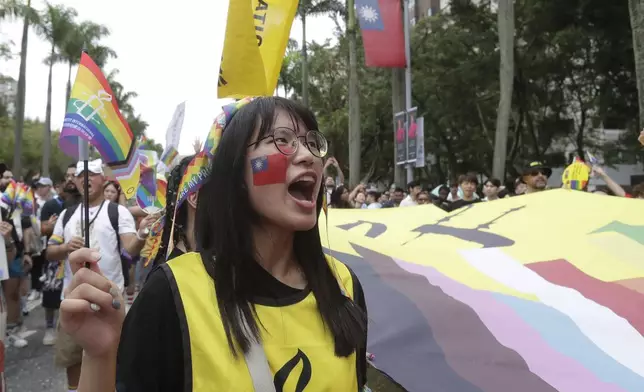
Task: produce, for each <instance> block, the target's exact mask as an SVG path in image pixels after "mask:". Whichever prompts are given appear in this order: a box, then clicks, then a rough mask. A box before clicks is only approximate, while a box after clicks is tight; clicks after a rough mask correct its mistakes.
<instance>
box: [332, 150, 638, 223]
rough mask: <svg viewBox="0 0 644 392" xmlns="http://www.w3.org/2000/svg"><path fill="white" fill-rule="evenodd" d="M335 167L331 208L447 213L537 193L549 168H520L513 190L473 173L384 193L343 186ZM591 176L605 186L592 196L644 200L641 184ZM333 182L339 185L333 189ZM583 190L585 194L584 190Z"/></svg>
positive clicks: (597, 171)
mask: <svg viewBox="0 0 644 392" xmlns="http://www.w3.org/2000/svg"><path fill="white" fill-rule="evenodd" d="M331 166H335V167H336V170H337V173H338V175H337V176H336V177H335V178H334V177H333V176H332V175H330V174H327V176H326V180H325V186H326V192H327V197H328V200H329V201H330V202H329V207H330V208H367V209H375V208H393V207H409V206H415V205H423V204H433V205H435V206H437V207H439V208H441V209H443V210H445V211H447V212H451V211H454V210H457V209H459V208H462V207H465V206H467V205H470V204H474V203H480V202H487V201H494V200H499V199H502V198H504V197H512V196H520V195H525V194H529V193H534V192H540V191H543V190H546V189H549V187H548V179H549V178H550V177H551V176H552V169H551V168H550V167H548V166H547V165H545V164H543V163H542V162H538V161H535V162H531V163H530V164H529V165H527V166H526V167H524V168H523V170H522V171H521V175H520V176H519V177H518V178H516V180H515V181H514V183H513V184H512V187H506V186H504V185H503V183H502V182H501V180H499V179H498V178H493V177H489V178H486V179H485V180H483V181H481V180H480V176H479V175H477V174H476V173H467V174H463V175H460V176H458V178H457V180H456V181H453V182H451V183H450V184H449V185H439V186H436V187H433V186H423V184H422V183H421V182H420V181H411V182H409V183H408V184H407V187H406V189H403V188H401V187H398V186H396V185H395V184H393V185H392V186H391V187H390V188H389V189H386V190H384V191H381V190H378V189H377V187H376V186H372V187H367V186H366V185H365V184H359V185H358V186H356V187H354V188H353V189H352V190H349V188H348V187H347V186H346V185H344V184H343V182H344V177H343V176H342V171H341V170H340V169H339V166H338V164H337V161H336V160H335V159H334V158H329V160H327V163H326V167H325V169H328V168H329V167H331ZM588 170H589V171H590V172H591V173H592V175H593V176H595V177H597V178H600V179H601V180H602V181H603V182H604V183H605V184H606V186H605V187H602V188H599V189H594V190H593V191H592V193H596V194H603V195H608V194H610V195H614V196H620V197H629V198H636V199H637V198H641V199H644V183H641V184H638V185H635V186H634V187H633V188H632V191H631V193H628V192H626V191H625V190H624V188H623V187H622V186H621V185H619V184H618V183H617V182H615V181H614V180H613V179H612V178H610V176H608V175H607V174H606V172H605V171H604V170H603V169H602V168H601V167H600V166H596V165H593V166H591V165H589V169H588ZM336 182H338V183H339V184H340V185H337V186H336ZM584 191H588V189H587V187H586V188H585V189H584Z"/></svg>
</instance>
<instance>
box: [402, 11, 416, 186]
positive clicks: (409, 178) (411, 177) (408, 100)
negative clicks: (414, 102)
mask: <svg viewBox="0 0 644 392" xmlns="http://www.w3.org/2000/svg"><path fill="white" fill-rule="evenodd" d="M403 4H404V6H403V28H404V29H405V31H404V32H405V57H406V58H407V67H406V68H405V111H406V112H409V110H410V109H411V107H412V106H411V37H410V31H409V28H410V26H409V0H404V1H403ZM408 145H409V144H408ZM413 180H414V165H413V164H411V163H408V164H407V182H410V181H413Z"/></svg>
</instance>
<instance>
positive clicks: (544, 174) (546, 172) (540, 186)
mask: <svg viewBox="0 0 644 392" xmlns="http://www.w3.org/2000/svg"><path fill="white" fill-rule="evenodd" d="M551 175H552V169H551V168H549V167H548V166H546V165H544V164H543V162H539V161H534V162H530V164H529V165H527V166H526V167H525V168H524V169H523V171H522V172H521V180H522V181H523V183H524V184H525V185H526V190H525V194H526V195H527V194H530V193H534V192H540V191H543V190H545V189H546V187H547V185H548V178H550V176H551Z"/></svg>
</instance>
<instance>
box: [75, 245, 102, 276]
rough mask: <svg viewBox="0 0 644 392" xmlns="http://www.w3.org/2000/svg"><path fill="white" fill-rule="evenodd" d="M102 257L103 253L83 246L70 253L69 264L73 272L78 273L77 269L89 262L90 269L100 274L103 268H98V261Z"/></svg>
mask: <svg viewBox="0 0 644 392" xmlns="http://www.w3.org/2000/svg"><path fill="white" fill-rule="evenodd" d="M100 259H101V254H100V253H98V252H97V251H96V250H95V249H89V248H81V249H77V250H75V251H73V252H72V253H70V255H69V265H70V267H71V269H72V273H73V274H76V272H77V271H79V270H80V269H82V268H83V267H85V264H86V263H89V266H90V269H91V270H92V271H94V272H96V273H98V274H100V273H101V270H100V269H99V268H98V264H97V263H98V261H99V260H100Z"/></svg>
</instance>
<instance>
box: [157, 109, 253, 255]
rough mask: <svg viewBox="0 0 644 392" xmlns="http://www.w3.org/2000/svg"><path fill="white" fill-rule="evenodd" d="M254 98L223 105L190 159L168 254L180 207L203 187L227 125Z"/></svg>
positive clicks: (171, 232)
mask: <svg viewBox="0 0 644 392" xmlns="http://www.w3.org/2000/svg"><path fill="white" fill-rule="evenodd" d="M253 100H255V97H246V98H242V99H240V100H239V101H236V102H233V103H230V104H228V105H225V106H223V107H222V109H223V112H222V113H220V114H219V115H218V116H217V117H216V118H215V121H214V123H213V124H212V127H210V132H208V137H207V138H206V141H205V142H204V146H203V149H202V150H201V152H199V153H198V154H197V155H195V157H194V158H192V161H190V163H189V164H188V167H186V172H185V173H184V174H183V177H181V182H180V183H179V189H178V190H177V202H176V203H175V207H174V213H173V219H172V227H171V228H170V239H169V240H168V248H167V249H168V250H167V252H168V253H167V254H170V252H172V249H173V247H174V226H175V222H176V218H177V211H178V210H179V207H180V206H181V204H183V202H184V201H185V200H186V199H187V198H188V196H189V195H190V194H193V193H195V192H197V191H198V190H199V189H200V188H201V186H202V185H203V184H204V182H205V181H206V179H207V178H208V176H209V175H210V170H211V168H210V160H211V159H212V157H213V156H214V155H215V151H216V150H217V146H218V145H219V140H220V139H221V135H222V134H223V132H224V129H225V128H226V125H227V124H229V123H230V121H231V120H232V119H233V117H234V116H235V114H236V113H237V112H238V111H239V109H241V108H242V107H244V106H246V105H247V104H248V103H250V102H252V101H253Z"/></svg>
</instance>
